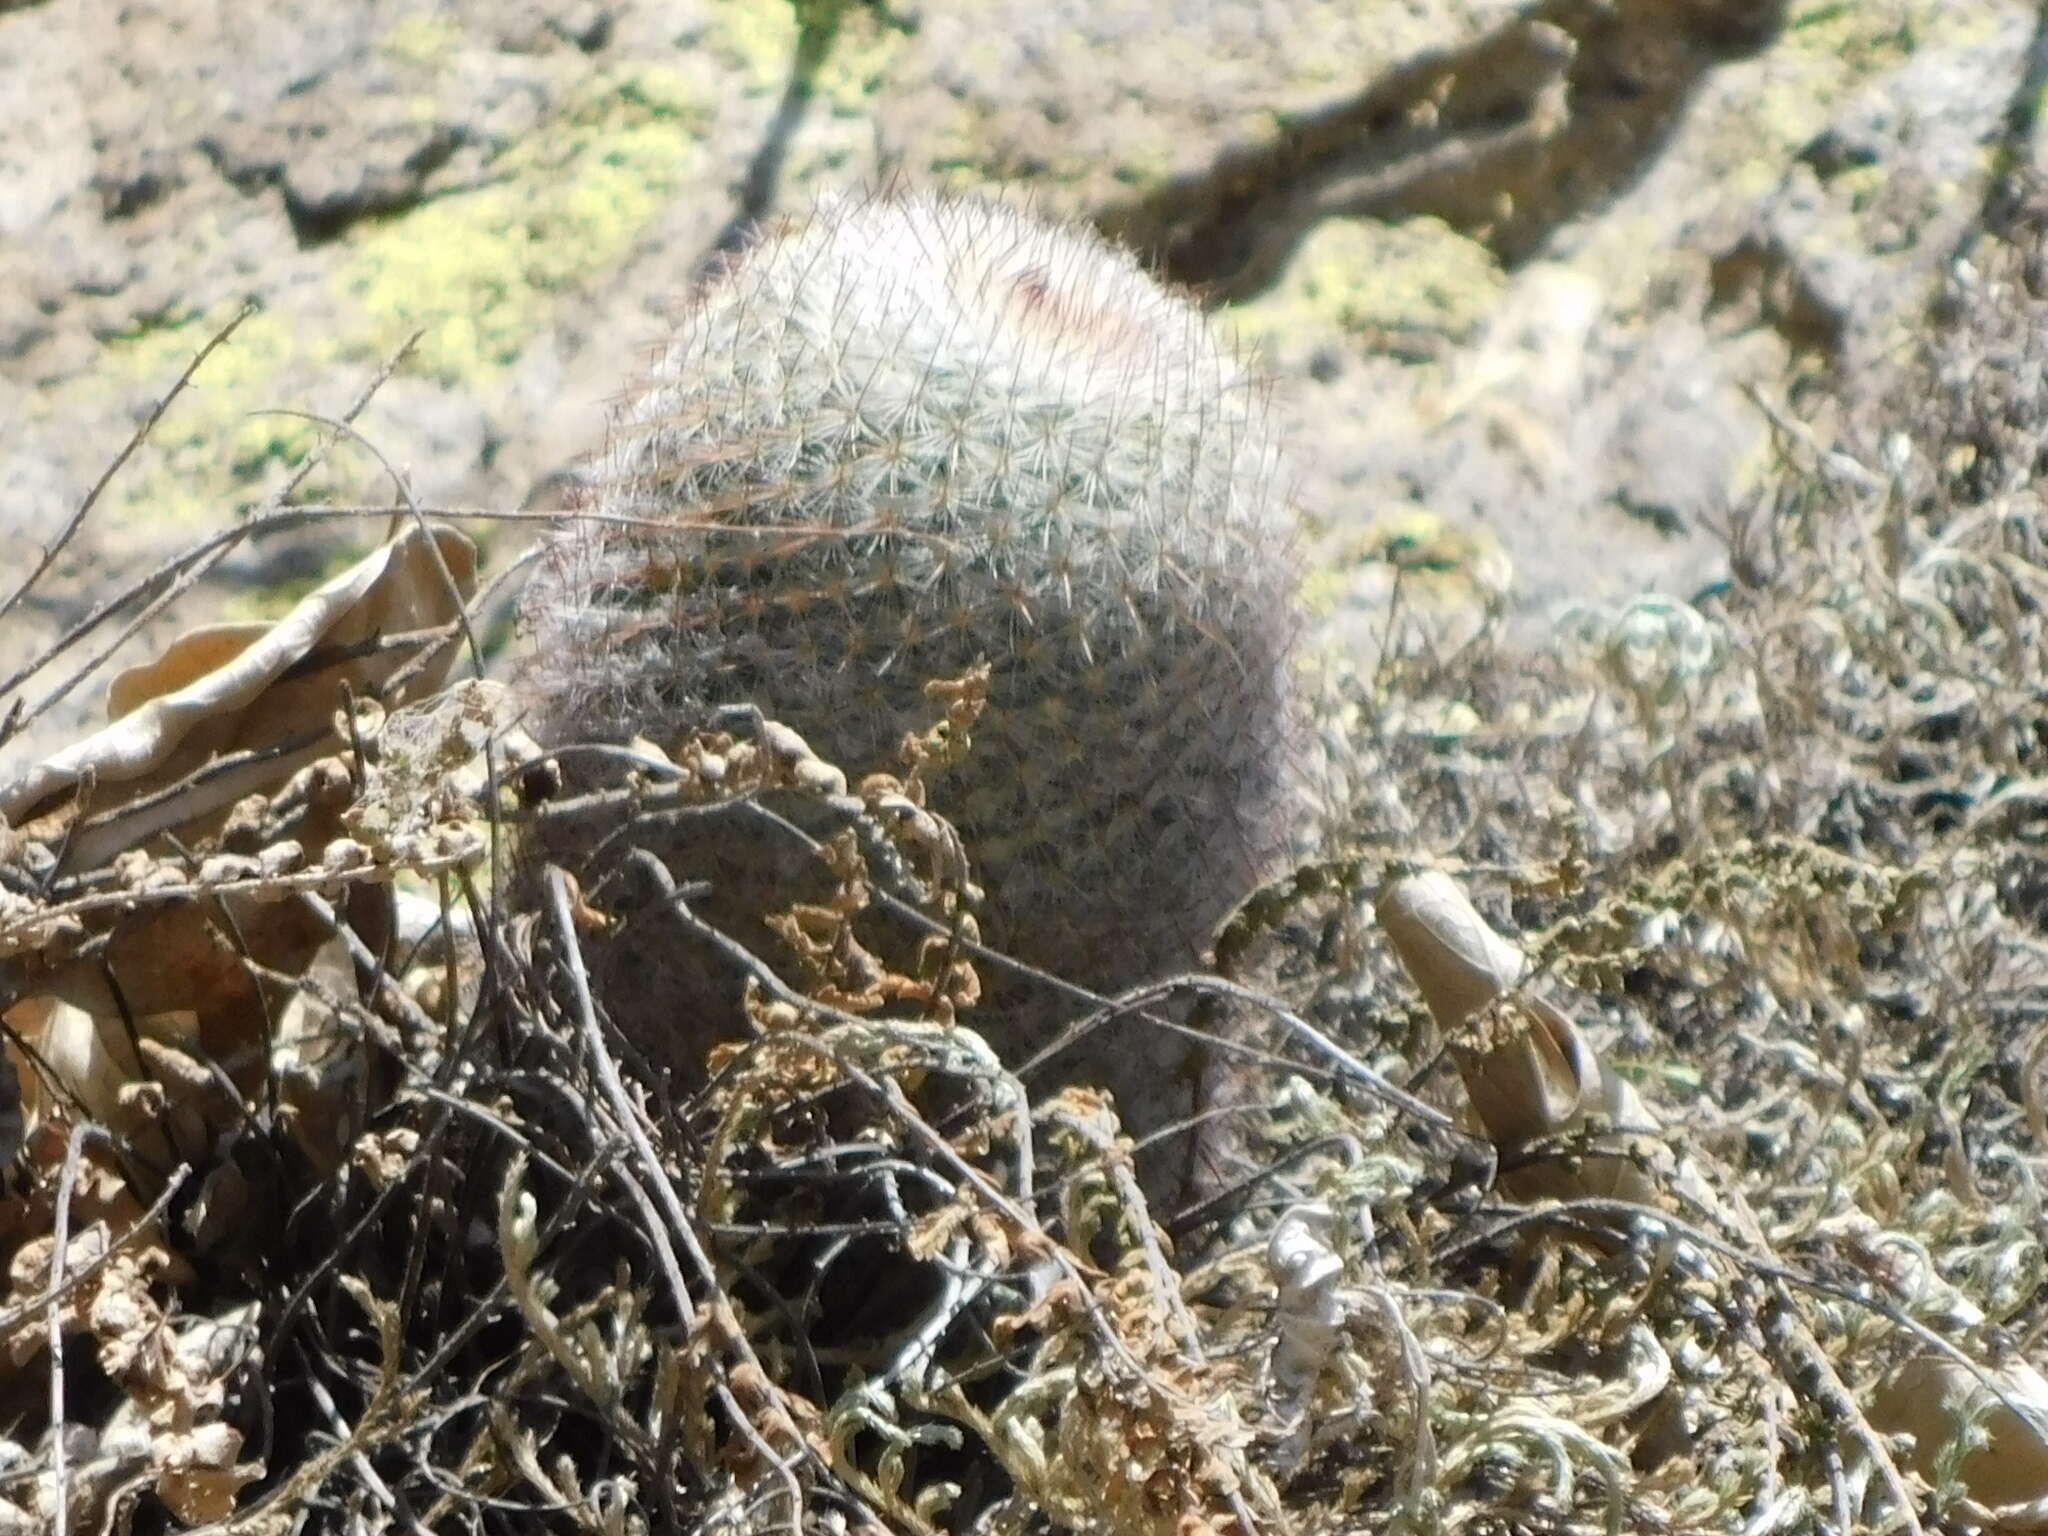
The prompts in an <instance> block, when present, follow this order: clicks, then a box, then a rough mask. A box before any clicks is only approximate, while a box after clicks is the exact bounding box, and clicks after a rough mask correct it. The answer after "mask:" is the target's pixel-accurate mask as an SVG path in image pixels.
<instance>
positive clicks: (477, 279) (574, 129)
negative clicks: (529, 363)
mask: <svg viewBox="0 0 2048 1536" xmlns="http://www.w3.org/2000/svg"><path fill="white" fill-rule="evenodd" d="M708 118H709V112H708V109H706V108H703V107H701V106H700V105H699V104H698V103H697V102H696V101H695V99H694V98H693V96H692V95H691V93H690V91H689V90H688V88H687V85H686V83H685V82H684V81H683V79H682V77H681V76H680V75H678V74H677V73H676V72H675V71H673V70H669V69H665V68H661V67H656V66H650V67H646V68H637V69H632V70H627V71H620V72H616V73H612V74H607V75H603V76H599V77H598V78H597V79H595V80H593V81H592V82H590V84H589V85H588V86H586V87H585V88H584V89H582V90H580V91H578V92H577V93H576V94H575V95H574V97H573V98H572V99H571V100H570V101H569V102H568V103H567V105H566V106H565V108H564V109H563V110H562V111H560V112H559V113H557V114H556V116H555V117H554V118H553V119H552V120H551V121H550V122H549V123H548V124H546V125H544V126H543V127H542V129H541V130H540V131H538V132H537V133H536V134H535V135H534V136H533V137H532V138H531V139H529V140H527V141H525V142H523V143H521V144H519V145H516V146H514V147H513V148H512V149H511V150H509V151H507V152H506V154H505V155H503V156H502V157H500V159H499V161H498V163H497V165H496V166H495V167H494V169H495V171H496V172H497V177H496V179H495V180H494V181H493V182H492V183H491V184H490V185H488V186H485V187H482V188H479V189H477V190H475V191H472V192H465V193H460V194H457V195H453V196H449V197H446V198H442V199H439V200H436V201H433V202H429V203H427V204H425V205H423V206H421V207H419V208H416V209H413V210H412V211H410V212H409V213H407V214H405V215H403V216H402V217H398V218H393V219H389V220H384V221H381V222H379V223H376V224H372V225H367V226H365V227H364V228H363V229H362V231H361V232H360V233H359V234H357V235H356V236H355V237H354V248H353V250H352V252H351V254H350V257H349V259H348V260H347V262H346V263H345V264H344V265H343V267H342V269H341V271H340V272H339V273H338V274H337V276H336V279H335V282H336V284H337V286H338V287H339V288H340V290H341V291H342V292H343V293H344V294H345V295H347V296H348V297H349V298H350V299H352V300H353V301H354V302H355V303H356V304H357V305H358V306H359V307H360V311H361V314H362V317H363V322H364V323H363V326H362V328H361V330H360V331H359V332H357V333H356V335H355V336H354V337H353V338H352V342H351V344H350V346H349V347H348V349H347V350H348V351H349V352H350V353H352V354H355V355H368V354H383V353H387V352H389V351H390V350H391V349H392V348H393V347H395V346H397V345H398V344H399V343H400V342H402V341H403V340H404V339H405V338H406V337H407V336H409V335H411V334H412V333H413V332H414V331H415V330H424V332H425V334H424V335H423V336H422V338H421V340H420V345H419V349H418V353H417V366H418V368H419V369H420V370H421V371H423V372H425V373H427V374H429V375H431V376H433V377H435V378H437V379H441V380H444V381H447V382H451V383H454V382H464V383H470V384H475V383H478V382H483V381H488V380H490V379H492V378H494V377H496V376H497V375H498V374H500V373H501V372H502V371H503V370H504V369H505V368H506V367H507V366H508V365H509V364H511V363H512V362H513V361H514V360H515V359H516V358H517V357H518V356H519V354H520V352H521V351H522V350H523V349H524V347H525V345H526V343H527V341H528V339H529V338H530V337H531V336H533V335H534V333H535V332H536V331H537V330H539V329H540V328H541V327H542V326H543V325H544V324H545V320H546V316H547V313H548V311H549V309H550V308H551V307H552V305H553V304H554V302H555V300H556V299H557V298H558V297H559V296H560V295H561V294H563V293H564V292H567V291H569V290H571V289H573V288H575V287H577V286H578V285H579V284H581V283H583V282H585V281H587V280H588V279H589V278H591V277H592V276H594V275H596V274H598V273H601V272H603V271H605V270H606V269H608V268H610V267H612V266H613V265H615V264H616V263H618V262H619V261H620V260H622V259H623V258H624V257H625V256H626V254H627V253H628V252H629V251H630V250H631V249H632V246H633V243H634V241H635V240H636V239H637V238H638V237H639V236H640V234H641V233H642V231H644V230H645V228H646V227H647V225H648V224H649V223H650V222H651V221H652V220H653V219H654V218H655V216H656V215H657V214H659V213H660V211H661V210H662V208H663V207H664V206H666V204H667V202H668V199H669V198H670V196H671V195H673V194H674V192H675V191H676V190H677V189H678V188H679V187H680V186H681V185H682V184H683V182H684V180H685V179H686V177H687V176H688V175H689V173H690V171H691V170H692V168H693V167H694V166H695V164H696V163H697V155H698V144H699V142H700V140H701V137H702V132H703V129H704V127H705V125H706V123H707V121H708Z"/></svg>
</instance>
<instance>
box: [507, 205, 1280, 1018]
mask: <svg viewBox="0 0 2048 1536" xmlns="http://www.w3.org/2000/svg"><path fill="white" fill-rule="evenodd" d="M587 487H588V488H587V491H586V493H585V497H584V509H585V510H586V511H587V512H589V513H592V514H597V516H595V517H593V518H592V519H591V520H589V521H586V522H583V523H580V524H576V525H573V526H572V528H571V529H570V531H569V532H568V533H566V534H565V535H564V536H563V537H562V538H561V539H560V540H559V541H558V544H557V546H556V548H555V549H554V551H553V552H552V557H551V562H550V564H549V566H548V568H547V569H546V571H545V572H544V574H543V575H542V577H541V578H540V579H539V580H538V581H537V583H536V585H535V587H534V589H533V593H532V595H531V596H530V598H529V599H528V602H527V606H526V616H527V622H528V626H529V629H530V631H531V632H532V637H533V657H534V659H533V661H532V662H531V664H530V665H529V668H528V671H527V675H526V686H527V688H528V689H529V691H530V692H531V694H532V695H533V696H534V699H535V703H536V705H537V709H536V715H537V718H538V720H539V722H540V729H541V731H542V732H543V733H544V739H547V740H551V741H555V742H560V741H564V740H569V739H575V738H579V737H580V738H595V739H607V738H611V739H616V738H618V737H619V736H620V735H622V734H643V735H646V736H649V737H650V738H652V739H654V740H657V741H661V740H663V739H664V737H672V736H675V735H678V734H680V733H681V732H682V731H683V730H685V729H687V728H689V727H690V726H692V725H693V724H695V723H696V722H698V721H699V720H701V719H702V718H703V717H704V713H705V711H706V710H707V708H708V707H710V706H714V705H718V704H724V703H731V702H738V701H747V702H751V703H754V704H757V705H758V706H759V707H760V709H761V710H762V712H763V713H764V714H766V715H768V716H770V717H772V718H775V719H779V720H782V721H784V722H786V723H788V724H790V725H793V726H795V727H796V728H797V729H798V730H799V731H801V732H802V733H803V734H804V735H805V737H806V738H807V739H808V740H809V741H810V742H811V744H812V745H813V746H814V747H815V748H816V749H817V750H818V752H819V753H821V754H822V755H823V756H825V757H827V758H828V759H830V760H832V761H834V762H837V763H839V764H840V765H841V766H842V767H844V768H846V769H847V770H848V771H849V772H850V773H855V774H858V773H860V772H862V771H865V770H869V769H875V768H893V767H896V766H897V760H896V756H895V754H896V749H897V746H898V743H899V742H900V740H901V738H902V737H903V735H904V733H905V732H906V731H909V730H912V729H921V728H923V727H925V726H927V725H928V724H929V723H930V721H931V720H932V718H933V716H934V706H933V704H932V702H931V700H930V699H928V698H927V697H926V696H925V694H924V691H923V685H924V684H925V682H926V681H927V680H929V679H932V678H935V677H942V676H951V675H955V674H958V673H960V672H961V671H963V670H964V669H965V668H967V667H968V666H970V665H972V664H974V663H975V662H977V661H980V660H986V661H987V662H989V663H990V664H991V666H992V668H993V674H992V679H991V684H990V693H989V705H988V708H987V711H986V712H985V714H984V715H983V716H982V719H981V721H980V724H979V726H978V728H977V730H976V732H975V741H974V745H973V749H972V751H971V752H970V753H969V754H968V755H967V758H966V760H965V762H964V763H963V764H962V765H961V766H959V767H958V768H956V769H953V770H951V771H950V772H949V773H948V774H946V775H945V776H943V777H941V778H940V779H939V780H937V781H936V782H935V783H934V784H933V785H932V792H931V804H932V807H933V809H934V810H936V811H938V812H939V813H940V814H942V815H944V816H946V817H947V818H949V819H950V820H951V821H952V822H953V823H954V825H955V826H956V827H957V828H958V829H959V830H960V832H961V833H962V835H963V838H964V840H965V843H966V846H967V849H968V851H969V854H970V856H971V857H972V858H973V860H974V863H975V867H976V870H977V875H978V878H979V880H980V881H981V883H982V885H983V886H984V888H985V890H986V892H987V903H986V915H985V916H984V918H983V924H982V926H983V933H984V936H985V937H986V938H988V939H989V940H990V941H991V942H993V943H995V944H997V945H998V946H999V947H1003V948H1005V949H1007V950H1010V951H1011V952H1013V953H1016V954H1019V955H1021V956H1022V957H1024V958H1026V959H1028V960H1030V961H1032V962H1035V963H1036V964H1038V965H1040V966H1043V967H1045V968H1047V969H1050V970H1053V971H1056V972H1058V973H1060V974H1061V975H1063V976H1066V977H1068V978H1070V979H1073V980H1077V981H1080V982H1084V983H1086V984H1089V985H1091V986H1095V987H1099V988H1117V987H1121V986H1124V985H1127V984H1131V983H1135V982H1138V981H1141V980H1145V979H1149V978H1150V977H1151V976H1153V975H1155V974H1157V973H1159V972H1162V971H1172V970H1178V969H1184V968H1187V967H1190V966H1192V965H1194V964H1195V963H1196V962H1197V959H1198V957H1199V956H1200V954H1201V952H1202V950H1203V948H1204V946H1205V944H1206V943H1207V942H1208V940H1209V938H1210V934H1211V929H1212V928H1213V926H1214V925H1215V923H1216V922H1217V921H1218V920H1219V919H1220V918H1221V917H1223V916H1224V915H1225V914H1226V913H1227V912H1228V911H1229V910H1230V909H1231V907H1232V906H1233V905H1234V904H1235V903H1236V902H1237V901H1238V900H1240V899H1241V898H1242V897H1243V896H1244V895H1245V894H1246V893H1247V892H1248V891H1249V890H1250V889H1251V888H1252V887H1253V886H1254V885H1255V884H1256V883H1257V882H1259V881H1260V880H1261V879H1263V878H1266V877H1268V876H1270V875H1271V874H1272V873H1273V872H1274V871H1275V869H1276V866H1277V864H1278V863H1279V862H1281V861H1283V860H1284V857H1285V855H1286V853H1287V850H1288V848H1289V845H1290V842H1291V840H1292V839H1293V837H1294V836H1295V834H1296V833H1297V832H1298V831H1299V830H1300V828H1301V825H1302V820H1303V815H1302V812H1303V805H1304V796H1303V792H1302V782H1303V779H1302V775H1301V774H1300V772H1299V767H1298V764H1297V761H1296V758H1297V754H1298V752H1299V750H1300V747H1301V733H1300V730H1299V722H1298V714H1299V711H1298V708H1297V683H1296V678H1295V675H1294V642H1295V638H1296V629H1297V602H1296V588H1297V569H1296V563H1295V549H1294V542H1295V526H1294V514H1293V510H1292V506H1291V503H1290V500H1289V485H1288V481H1287V476H1286V472H1285V468H1284V465H1283V462H1282V459H1281V457H1280V455H1279V453H1278V451H1277V448H1276V441H1275V431H1274V427H1273V425H1272V423H1271V421H1270V419H1269V414H1268V402H1267V395H1266V391H1265V389H1264V387H1263V385H1262V384H1261V382H1260V381H1259V380H1258V379H1257V378H1256V376H1255V375H1253V374H1252V373H1251V372H1250V371H1248V370H1247V369H1246V368H1244V367H1242V366H1241V365H1240V363H1239V362H1238V360H1237V359H1236V358H1235V356H1234V355H1233V354H1232V352H1231V351H1230V350H1229V348H1228V347H1227V346H1225V345H1223V344H1221V343H1219V341H1218V340H1217V339H1216V338H1215V337H1214V335H1213V334H1212V333H1211V331H1210V330H1209V328H1208V326H1207V325H1206V324H1205V322H1204V320H1203V317H1202V316H1201V314H1200V313H1199V312H1198V311H1197V310H1196V309H1195V307H1194V306H1193V305H1191V304H1190V303H1188V302H1187V301H1186V300H1184V299H1182V298H1180V297H1178V296H1176V295H1174V294H1171V293H1168V292H1166V291H1164V290H1162V289H1161V288H1160V287H1159V286H1157V285H1156V284H1155V283H1154V282H1153V281H1152V280H1151V279H1150V278H1149V277H1148V276H1147V275H1146V274H1145V273H1144V272H1143V271H1142V270H1140V268H1139V266H1138V265H1137V263H1136V262H1135V261H1134V260H1133V259H1132V258H1131V257H1130V256H1128V255H1126V254H1124V253H1123V252H1121V251H1119V250H1117V249H1115V248H1114V247H1112V246H1110V245H1108V244H1106V243H1105V242H1104V241H1102V240H1101V239H1100V238H1098V237H1096V236H1095V235H1094V234H1092V233H1090V232H1086V231H1081V230H1075V229H1070V228H1062V227H1058V226H1053V225H1049V224H1046V223H1043V222H1041V221H1039V220H1038V219H1036V218H1033V217H1029V216H1027V215H1024V214H1021V213H1018V212H1016V211H1013V210H1011V209H1009V208H1006V207H1001V206H995V205H990V204H985V203H979V202H959V201H950V200H945V199H940V198H935V197H928V196H922V195H911V196H882V197H874V198H860V199H848V200H843V201H838V202H833V203H829V204H827V205H825V206H823V207H822V208H820V209H819V210H818V211H816V212H815V213H813V214H812V215H811V216H809V217H808V218H807V219H804V220H800V221H795V222H792V223H790V224H788V225H786V226H783V227H780V228H776V229H772V230H770V231H768V232H766V233H764V234H763V235H762V236H761V237H760V238H759V239H758V240H757V242H756V243H755V244H753V245H752V246H751V247H749V248H748V249H745V250H743V251H742V252H740V253H739V254H737V255H736V256H734V257H732V258H731V259H729V260H728V261H727V262H726V263H725V264H724V265H723V266H722V267H721V268H720V269H718V270H717V271H715V272H714V273H712V274H711V275H710V276H709V277H708V278H706V279H705V280H704V281H703V282H702V283H701V284H700V285H699V287H698V288H697V290H696V291H695V293H694V294H693V295H692V296H691V297H690V299H689V300H688V302H687V304H686V306H685V307H684V308H683V310H682V313H681V314H680V317H679V319H678V321H677V323H676V326H675V329H674V332H673V334H672V335H671V336H670V337H669V338H668V340H667V341H666V343H665V344H664V345H663V346H662V347H661V349H660V350H659V352H658V353H657V354H656V356H655V357H654V359H653V362H652V365H651V367H650V368H649V370H648V371H647V373H646V374H645V375H644V377H643V378H642V379H641V381H640V382H639V383H638V384H637V385H635V386H634V387H633V389H632V391H631V392H630V393H629V395H628V396H627V397H626V398H625V400H624V401H623V402H622V404H621V406H620V408H619V410H618V412H617V415H616V419H615V425H614V430H613V435H612V440H611V442H610V444H609V446H608V447H607V449H606V450H605V452H604V453H603V454H602V456H601V457H599V458H598V459H596V460H595V461H594V462H593V463H592V464H591V465H590V466H589V468H588V470H587ZM742 937H745V936H744V935H742ZM981 1022H983V1023H984V1027H991V1028H993V1027H994V1021H990V1020H982V1021H981Z"/></svg>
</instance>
